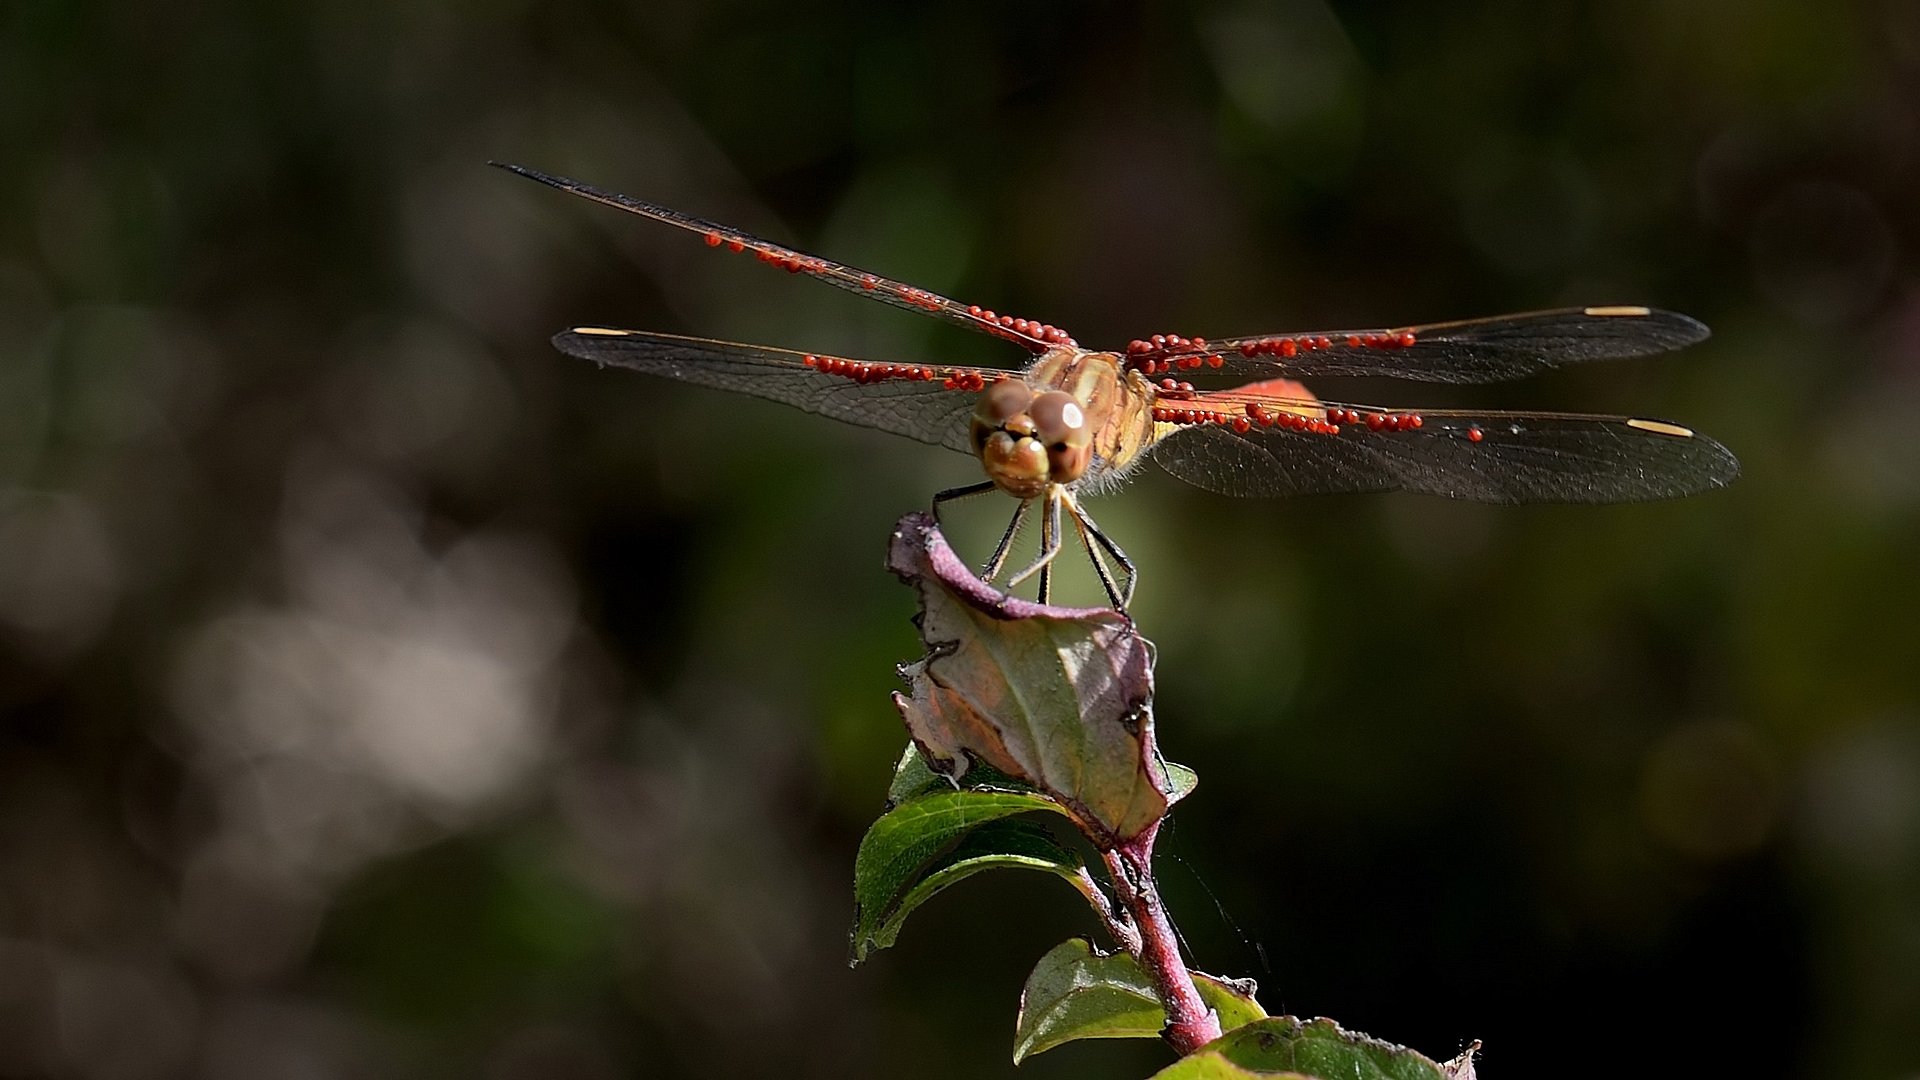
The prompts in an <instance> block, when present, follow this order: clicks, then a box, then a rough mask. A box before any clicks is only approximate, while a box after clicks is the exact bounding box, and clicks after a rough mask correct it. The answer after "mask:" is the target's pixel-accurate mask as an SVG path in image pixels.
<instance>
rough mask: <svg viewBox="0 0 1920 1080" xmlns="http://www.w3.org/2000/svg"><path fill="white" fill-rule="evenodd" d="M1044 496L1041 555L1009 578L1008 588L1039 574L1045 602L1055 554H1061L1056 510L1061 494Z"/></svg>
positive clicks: (1043, 601)
mask: <svg viewBox="0 0 1920 1080" xmlns="http://www.w3.org/2000/svg"><path fill="white" fill-rule="evenodd" d="M1044 498H1045V499H1046V502H1045V504H1043V505H1042V506H1041V507H1040V522H1041V528H1042V539H1041V542H1040V557H1039V558H1037V559H1035V560H1033V565H1031V566H1029V567H1027V568H1026V569H1025V570H1022V571H1020V572H1019V573H1017V574H1015V575H1013V576H1012V577H1010V578H1008V579H1007V588H1009V589H1011V588H1013V587H1014V586H1016V585H1019V584H1020V583H1021V582H1023V581H1025V580H1027V579H1028V578H1030V577H1032V576H1033V575H1035V574H1039V575H1040V602H1041V603H1043V604H1044V603H1046V601H1047V595H1048V592H1049V586H1050V585H1051V584H1052V582H1051V580H1050V579H1051V577H1052V574H1051V569H1052V566H1053V559H1054V556H1056V555H1058V554H1060V515H1059V514H1058V513H1056V512H1055V506H1054V503H1055V501H1056V500H1057V499H1058V498H1059V496H1058V495H1056V494H1054V493H1053V492H1051V491H1049V492H1048V493H1047V494H1046V495H1045V496H1044Z"/></svg>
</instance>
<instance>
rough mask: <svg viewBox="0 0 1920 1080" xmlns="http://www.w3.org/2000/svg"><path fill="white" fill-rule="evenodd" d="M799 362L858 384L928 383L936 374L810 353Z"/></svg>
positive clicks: (950, 383) (913, 366) (929, 370)
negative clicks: (898, 380) (895, 380)
mask: <svg viewBox="0 0 1920 1080" xmlns="http://www.w3.org/2000/svg"><path fill="white" fill-rule="evenodd" d="M800 362H801V363H802V364H805V365H806V366H808V367H810V368H812V369H814V370H815V371H818V372H820V373H821V374H822V375H838V376H840V377H841V378H844V379H852V380H853V381H854V382H859V383H873V382H885V381H887V380H888V379H908V380H911V381H913V382H928V381H931V380H932V379H933V377H934V376H935V375H936V374H938V372H936V371H934V370H933V369H932V368H930V367H921V366H920V365H918V364H870V363H867V362H866V361H865V360H842V359H840V358H839V357H837V356H815V355H813V354H812V353H808V354H807V355H806V356H804V357H802V358H801V360H800ZM977 377H978V376H976V378H977ZM946 385H947V386H948V388H949V389H952V388H953V385H954V384H953V379H951V378H949V379H947V380H946Z"/></svg>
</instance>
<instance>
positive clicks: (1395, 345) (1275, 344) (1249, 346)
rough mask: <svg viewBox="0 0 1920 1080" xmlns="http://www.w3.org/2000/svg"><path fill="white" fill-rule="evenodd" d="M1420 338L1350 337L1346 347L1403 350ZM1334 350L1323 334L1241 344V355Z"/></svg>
mask: <svg viewBox="0 0 1920 1080" xmlns="http://www.w3.org/2000/svg"><path fill="white" fill-rule="evenodd" d="M1416 340H1418V339H1417V338H1415V337H1414V336H1413V331H1411V330H1402V331H1401V332H1399V333H1397V334H1393V333H1385V334H1348V335H1347V342H1346V343H1347V345H1348V346H1349V347H1351V348H1356V349H1361V348H1365V349H1404V348H1407V347H1408V346H1410V345H1412V344H1413V343H1414V342H1415V341H1416ZM1331 348H1333V339H1332V338H1330V337H1328V336H1326V335H1325V334H1321V335H1318V336H1315V335H1313V334H1302V335H1300V336H1299V337H1285V338H1262V339H1260V340H1258V341H1245V342H1241V344H1240V355H1241V356H1248V357H1252V356H1298V355H1300V354H1301V353H1303V352H1316V351H1318V350H1320V349H1331Z"/></svg>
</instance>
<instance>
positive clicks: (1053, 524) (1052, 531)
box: [1035, 492, 1060, 604]
mask: <svg viewBox="0 0 1920 1080" xmlns="http://www.w3.org/2000/svg"><path fill="white" fill-rule="evenodd" d="M1040 526H1041V530H1042V531H1043V532H1044V533H1045V535H1046V542H1047V550H1048V551H1051V552H1053V553H1054V554H1055V555H1059V554H1060V501H1059V500H1058V499H1056V498H1054V497H1053V493H1052V492H1048V497H1047V502H1046V505H1045V506H1042V507H1041V508H1040ZM1035 595H1036V596H1037V597H1038V598H1039V600H1040V602H1041V603H1043V604H1045V603H1049V602H1050V601H1052V600H1053V560H1052V559H1049V560H1047V565H1045V566H1043V567H1041V568H1040V588H1039V590H1038V592H1036V593H1035Z"/></svg>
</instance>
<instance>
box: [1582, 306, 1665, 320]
mask: <svg viewBox="0 0 1920 1080" xmlns="http://www.w3.org/2000/svg"><path fill="white" fill-rule="evenodd" d="M1582 314H1585V315H1591V316H1593V317H1594V318H1596V319H1608V318H1627V319H1644V318H1646V317H1647V316H1649V315H1651V314H1653V309H1652V308H1647V307H1640V306H1639V305H1637V304H1620V305H1616V306H1614V307H1590V308H1585V309H1583V311H1582Z"/></svg>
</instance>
